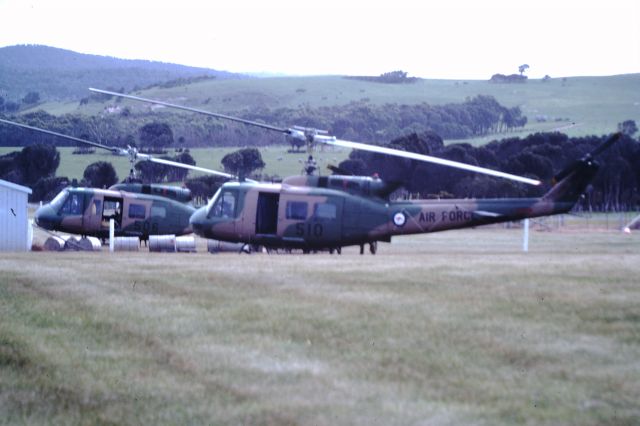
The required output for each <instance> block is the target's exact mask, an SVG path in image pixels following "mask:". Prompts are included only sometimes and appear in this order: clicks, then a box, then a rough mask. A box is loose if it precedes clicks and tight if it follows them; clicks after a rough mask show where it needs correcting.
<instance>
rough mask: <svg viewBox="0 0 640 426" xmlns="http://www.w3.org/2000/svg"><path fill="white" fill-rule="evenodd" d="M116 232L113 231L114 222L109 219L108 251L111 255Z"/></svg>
mask: <svg viewBox="0 0 640 426" xmlns="http://www.w3.org/2000/svg"><path fill="white" fill-rule="evenodd" d="M115 234H116V230H115V220H113V218H111V219H109V251H110V252H111V253H113V245H114V243H115V241H114V238H115Z"/></svg>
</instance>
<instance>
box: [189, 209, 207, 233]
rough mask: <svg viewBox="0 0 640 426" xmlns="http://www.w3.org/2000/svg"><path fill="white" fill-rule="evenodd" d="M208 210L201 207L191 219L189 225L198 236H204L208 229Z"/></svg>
mask: <svg viewBox="0 0 640 426" xmlns="http://www.w3.org/2000/svg"><path fill="white" fill-rule="evenodd" d="M206 210H207V209H206V208H205V207H201V208H199V209H198V210H196V211H195V212H193V214H192V215H191V217H190V218H189V224H191V228H192V229H193V232H194V233H195V234H196V235H199V236H201V237H202V236H204V232H205V229H206V221H207V211H206Z"/></svg>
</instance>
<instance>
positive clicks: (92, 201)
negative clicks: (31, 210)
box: [0, 119, 234, 240]
mask: <svg viewBox="0 0 640 426" xmlns="http://www.w3.org/2000/svg"><path fill="white" fill-rule="evenodd" d="M0 122H1V123H4V124H8V125H12V126H18V127H22V128H24V129H27V130H31V131H35V132H40V133H45V134H49V135H52V136H56V137H59V138H63V139H67V140H71V141H75V142H78V143H82V144H87V145H91V146H94V147H97V148H101V149H105V150H108V151H111V152H113V153H114V154H118V155H127V156H129V159H130V161H131V176H130V177H129V179H128V182H125V183H118V184H115V185H113V186H111V187H110V188H109V189H98V188H83V187H67V188H65V189H63V190H62V191H61V192H60V193H59V194H58V195H56V197H55V198H54V199H53V200H52V201H51V202H49V203H47V204H44V205H43V206H41V207H40V208H38V210H37V211H36V213H35V222H36V224H37V225H38V226H39V227H41V228H44V229H46V230H49V231H60V232H65V233H70V234H78V235H82V236H93V237H97V238H101V239H103V240H104V239H106V238H107V237H108V236H109V221H110V219H114V223H115V235H116V236H135V237H139V238H140V239H141V240H147V239H148V238H149V236H150V235H167V234H174V235H176V236H179V235H184V234H190V233H191V232H192V228H191V225H190V224H189V218H190V217H191V215H192V214H193V213H194V212H195V211H196V209H195V207H193V206H192V205H191V204H190V202H191V191H189V190H188V189H187V188H180V187H174V186H169V185H155V184H151V185H149V184H141V183H136V182H135V179H134V178H135V176H134V174H133V173H134V172H133V170H134V168H133V164H134V162H136V161H138V160H145V161H152V162H156V163H161V164H167V165H171V166H176V165H179V167H183V168H188V169H192V170H199V171H204V172H207V173H212V174H217V175H221V176H224V177H226V178H233V177H234V176H233V175H230V174H227V173H222V172H217V171H215V170H209V169H205V168H202V167H197V166H191V165H188V164H182V163H176V162H174V161H170V160H165V159H161V158H155V157H153V156H151V155H148V154H142V153H139V152H138V151H137V150H136V149H135V148H132V147H128V148H127V149H121V148H115V147H109V146H107V145H102V144H99V143H96V142H91V141H88V140H85V139H81V138H76V137H73V136H68V135H64V134H62V133H57V132H52V131H50V130H45V129H40V128H38V127H33V126H28V125H26V124H22V123H16V122H13V121H9V120H4V119H0Z"/></svg>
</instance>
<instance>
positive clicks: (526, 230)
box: [522, 218, 529, 253]
mask: <svg viewBox="0 0 640 426" xmlns="http://www.w3.org/2000/svg"><path fill="white" fill-rule="evenodd" d="M522 251H523V252H525V253H526V252H528V251H529V218H527V219H525V220H524V238H523V240H522Z"/></svg>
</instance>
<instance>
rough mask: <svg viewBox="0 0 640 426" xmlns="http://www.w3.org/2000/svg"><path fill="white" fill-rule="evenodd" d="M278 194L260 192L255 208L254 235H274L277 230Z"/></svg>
mask: <svg viewBox="0 0 640 426" xmlns="http://www.w3.org/2000/svg"><path fill="white" fill-rule="evenodd" d="M279 204H280V194H279V193H277V192H276V193H273V192H260V193H259V194H258V207H257V208H256V234H263V235H264V234H267V235H275V234H276V232H277V230H278V205H279Z"/></svg>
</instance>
